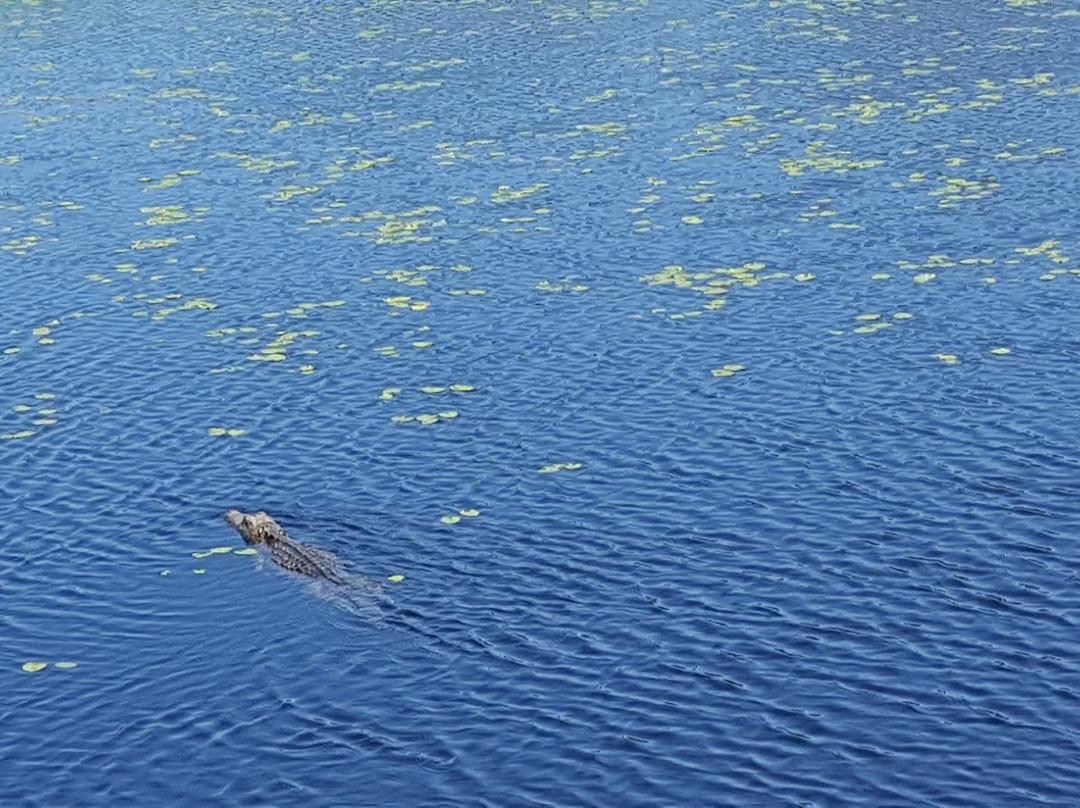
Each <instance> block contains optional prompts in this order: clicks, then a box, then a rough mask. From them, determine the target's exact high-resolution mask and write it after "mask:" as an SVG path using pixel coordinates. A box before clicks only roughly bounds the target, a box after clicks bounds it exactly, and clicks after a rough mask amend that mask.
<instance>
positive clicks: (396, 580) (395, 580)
mask: <svg viewBox="0 0 1080 808" xmlns="http://www.w3.org/2000/svg"><path fill="white" fill-rule="evenodd" d="M386 580H388V581H389V582H390V583H392V584H400V583H401V582H402V581H404V580H405V576H404V575H388V576H387V577H386Z"/></svg>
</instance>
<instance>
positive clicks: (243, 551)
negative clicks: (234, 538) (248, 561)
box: [233, 547, 259, 555]
mask: <svg viewBox="0 0 1080 808" xmlns="http://www.w3.org/2000/svg"><path fill="white" fill-rule="evenodd" d="M258 554H259V551H258V550H256V549H255V548H254V547H241V548H240V549H239V550H233V555H258Z"/></svg>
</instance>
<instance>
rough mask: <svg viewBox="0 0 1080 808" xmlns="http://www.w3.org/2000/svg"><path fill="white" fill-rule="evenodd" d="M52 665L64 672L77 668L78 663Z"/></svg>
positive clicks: (56, 663)
mask: <svg viewBox="0 0 1080 808" xmlns="http://www.w3.org/2000/svg"><path fill="white" fill-rule="evenodd" d="M53 664H54V665H56V667H58V668H62V669H64V670H71V669H72V668H77V667H79V663H78V662H67V661H65V662H54V663H53Z"/></svg>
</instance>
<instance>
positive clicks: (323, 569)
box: [225, 510, 353, 586]
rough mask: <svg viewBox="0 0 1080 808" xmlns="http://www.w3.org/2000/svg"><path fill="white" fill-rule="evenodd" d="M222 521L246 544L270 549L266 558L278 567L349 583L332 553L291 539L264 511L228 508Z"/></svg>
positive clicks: (344, 583)
mask: <svg viewBox="0 0 1080 808" xmlns="http://www.w3.org/2000/svg"><path fill="white" fill-rule="evenodd" d="M225 521H226V522H228V523H229V524H230V525H232V526H233V527H234V528H236V530H237V531H238V532H239V533H240V535H241V536H243V537H244V541H245V542H247V543H248V544H265V545H266V546H267V547H268V548H269V550H270V559H271V560H272V561H273V562H274V563H275V564H277V565H278V566H279V567H283V568H284V569H287V570H291V571H292V572H297V573H299V574H301V575H306V576H308V577H309V578H325V579H326V580H327V581H329V582H330V583H332V584H337V585H339V586H344V585H346V584H349V583H352V582H353V581H351V580H350V579H349V578H347V577H346V576H345V575H344V574H343V573H342V572H341V565H340V564H339V563H338V560H337V558H336V557H335V556H334V555H333V554H332V553H328V552H326V550H320V549H319V548H318V547H312V546H311V545H310V544H300V543H299V542H296V541H293V540H292V539H290V538H289V534H288V533H286V532H285V528H283V527H282V526H281V525H279V524H278V523H277V522H276V521H274V518H273V517H272V516H270V515H269V514H267V513H266V512H264V511H259V512H258V513H243V512H242V511H236V510H228V511H225Z"/></svg>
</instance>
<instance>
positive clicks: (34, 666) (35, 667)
mask: <svg viewBox="0 0 1080 808" xmlns="http://www.w3.org/2000/svg"><path fill="white" fill-rule="evenodd" d="M48 666H49V663H48V662H24V663H23V664H22V669H23V670H24V671H26V672H27V673H37V672H38V671H41V670H45V668H47V667H48Z"/></svg>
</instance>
